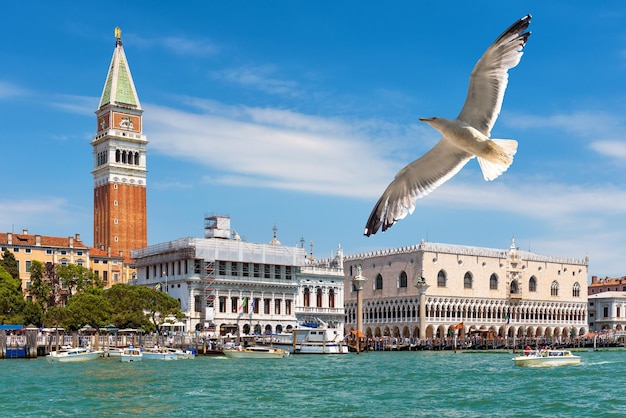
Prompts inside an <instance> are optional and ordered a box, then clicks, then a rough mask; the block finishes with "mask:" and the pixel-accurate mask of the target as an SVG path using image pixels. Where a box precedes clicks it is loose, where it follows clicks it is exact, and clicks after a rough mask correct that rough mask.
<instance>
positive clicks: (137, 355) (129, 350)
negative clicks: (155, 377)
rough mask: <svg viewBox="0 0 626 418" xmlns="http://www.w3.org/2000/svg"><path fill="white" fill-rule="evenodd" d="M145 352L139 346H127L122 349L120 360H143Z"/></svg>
mask: <svg viewBox="0 0 626 418" xmlns="http://www.w3.org/2000/svg"><path fill="white" fill-rule="evenodd" d="M141 359H143V353H142V352H141V350H140V349H139V348H137V347H125V348H123V349H122V354H121V355H120V360H121V361H123V362H131V361H141Z"/></svg>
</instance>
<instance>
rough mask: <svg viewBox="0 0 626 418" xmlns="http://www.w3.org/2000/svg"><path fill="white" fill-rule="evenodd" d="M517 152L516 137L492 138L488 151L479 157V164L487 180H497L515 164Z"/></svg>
mask: <svg viewBox="0 0 626 418" xmlns="http://www.w3.org/2000/svg"><path fill="white" fill-rule="evenodd" d="M516 152H517V141H516V140H514V139H492V140H490V141H488V147H487V148H486V152H485V153H484V154H483V155H482V156H479V157H478V164H479V165H480V169H481V170H482V172H483V177H484V179H485V180H486V181H491V180H495V179H496V178H498V177H499V176H500V174H502V173H504V172H505V171H506V170H507V169H508V168H509V167H510V166H511V164H513V156H514V155H515V153H516Z"/></svg>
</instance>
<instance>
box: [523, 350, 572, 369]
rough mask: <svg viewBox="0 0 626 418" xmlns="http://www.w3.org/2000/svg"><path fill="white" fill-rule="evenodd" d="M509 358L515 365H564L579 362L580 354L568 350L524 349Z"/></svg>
mask: <svg viewBox="0 0 626 418" xmlns="http://www.w3.org/2000/svg"><path fill="white" fill-rule="evenodd" d="M511 360H513V362H515V365H516V366H535V367H537V366H543V367H547V366H565V365H569V364H580V356H575V355H573V354H572V353H571V352H570V351H569V350H524V353H522V354H520V355H518V356H516V357H513V358H512V359H511Z"/></svg>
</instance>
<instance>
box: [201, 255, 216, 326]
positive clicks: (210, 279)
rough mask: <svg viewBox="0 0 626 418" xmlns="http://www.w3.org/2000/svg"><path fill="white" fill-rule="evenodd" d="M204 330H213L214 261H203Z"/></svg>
mask: <svg viewBox="0 0 626 418" xmlns="http://www.w3.org/2000/svg"><path fill="white" fill-rule="evenodd" d="M204 272H205V273H204V274H205V277H204V282H205V283H204V301H205V308H204V330H205V331H211V332H213V331H215V323H214V322H213V321H214V320H215V287H214V286H215V283H214V282H215V261H214V260H209V261H205V263H204Z"/></svg>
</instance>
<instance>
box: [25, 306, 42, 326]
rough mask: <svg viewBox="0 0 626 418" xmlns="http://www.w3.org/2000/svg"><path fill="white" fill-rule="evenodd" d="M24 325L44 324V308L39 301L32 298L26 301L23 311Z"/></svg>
mask: <svg viewBox="0 0 626 418" xmlns="http://www.w3.org/2000/svg"><path fill="white" fill-rule="evenodd" d="M22 317H23V318H24V320H23V321H22V323H23V324H24V325H30V324H33V325H36V326H38V327H39V326H41V325H43V308H42V307H41V305H40V304H38V303H37V302H33V301H31V300H26V301H24V310H23V311H22Z"/></svg>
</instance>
